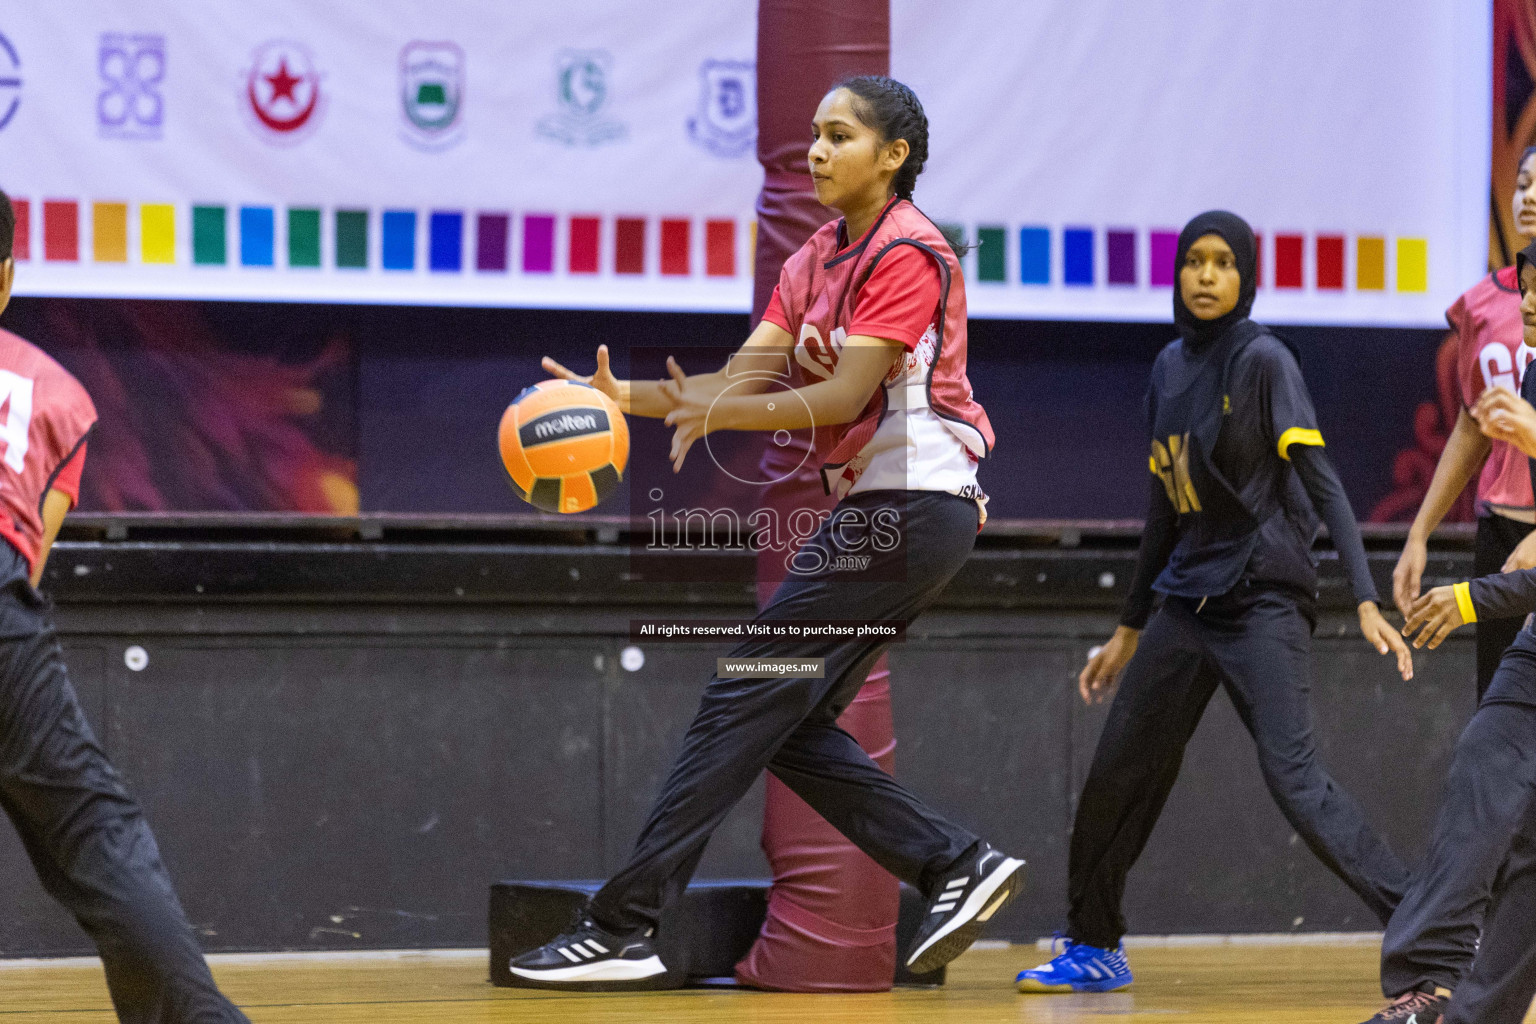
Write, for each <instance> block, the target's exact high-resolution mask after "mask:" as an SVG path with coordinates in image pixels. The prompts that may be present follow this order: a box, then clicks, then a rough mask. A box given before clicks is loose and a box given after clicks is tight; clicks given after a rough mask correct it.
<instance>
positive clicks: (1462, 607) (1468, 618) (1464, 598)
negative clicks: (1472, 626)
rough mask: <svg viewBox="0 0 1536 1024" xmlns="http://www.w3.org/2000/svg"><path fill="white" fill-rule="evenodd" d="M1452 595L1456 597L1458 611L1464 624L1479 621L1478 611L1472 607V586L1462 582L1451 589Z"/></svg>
mask: <svg viewBox="0 0 1536 1024" xmlns="http://www.w3.org/2000/svg"><path fill="white" fill-rule="evenodd" d="M1451 593H1453V594H1455V595H1456V610H1457V611H1459V612H1461V621H1462V622H1463V623H1468V622H1476V621H1477V609H1476V608H1474V607H1472V584H1471V583H1468V582H1465V581H1463V582H1461V583H1458V584H1456V585H1455V586H1454V587H1452V588H1451Z"/></svg>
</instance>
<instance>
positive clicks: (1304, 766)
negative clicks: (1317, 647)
mask: <svg viewBox="0 0 1536 1024" xmlns="http://www.w3.org/2000/svg"><path fill="white" fill-rule="evenodd" d="M1201 620H1202V621H1203V622H1205V623H1206V624H1207V626H1208V628H1209V634H1208V635H1209V637H1210V641H1209V643H1210V650H1211V652H1212V656H1213V657H1214V658H1215V659H1216V661H1217V663H1218V664H1219V666H1220V670H1221V674H1222V678H1223V683H1224V685H1225V686H1226V688H1227V692H1228V693H1229V694H1230V695H1231V697H1232V703H1233V705H1234V706H1235V707H1236V708H1237V713H1238V715H1239V716H1240V717H1241V718H1242V720H1243V724H1244V725H1245V726H1247V728H1248V732H1249V733H1250V734H1251V735H1252V736H1253V740H1254V743H1255V744H1256V745H1257V747H1258V755H1259V768H1260V770H1261V771H1262V773H1263V775H1264V783H1265V785H1266V786H1267V787H1268V788H1269V792H1270V795H1271V796H1272V797H1273V798H1274V800H1275V803H1276V805H1278V806H1279V808H1280V811H1281V813H1282V814H1284V815H1285V819H1286V821H1288V822H1289V823H1290V825H1291V827H1292V828H1294V829H1295V830H1296V833H1297V834H1298V835H1299V836H1301V838H1302V840H1303V841H1304V842H1305V843H1306V844H1307V848H1308V849H1310V850H1311V851H1312V853H1313V855H1315V856H1316V857H1317V859H1318V860H1320V861H1322V862H1323V865H1324V866H1325V867H1327V868H1328V870H1330V871H1332V872H1333V873H1334V874H1335V875H1337V876H1338V877H1339V878H1340V879H1341V880H1342V881H1343V882H1344V884H1345V885H1347V886H1349V887H1350V888H1351V889H1353V890H1354V892H1355V894H1356V895H1357V896H1359V897H1360V898H1361V899H1362V900H1364V901H1365V904H1366V906H1368V907H1370V909H1371V911H1372V912H1373V913H1375V914H1376V916H1377V917H1378V918H1380V919H1381V921H1382V922H1383V923H1385V922H1386V921H1387V919H1388V918H1390V917H1391V916H1392V911H1393V909H1394V908H1396V907H1397V904H1398V902H1399V901H1400V900H1401V899H1402V897H1403V892H1404V890H1406V889H1407V888H1408V882H1409V873H1408V869H1407V868H1406V867H1404V866H1403V863H1402V861H1401V860H1399V859H1398V857H1397V855H1396V854H1394V853H1393V852H1392V850H1391V849H1390V848H1389V847H1388V846H1387V844H1386V842H1385V841H1384V840H1383V839H1382V838H1381V836H1380V835H1379V834H1378V833H1377V832H1376V830H1375V829H1373V828H1372V827H1371V826H1370V824H1369V823H1368V822H1367V821H1366V817H1365V812H1364V810H1363V809H1362V808H1361V807H1360V804H1359V803H1358V802H1357V801H1356V800H1355V799H1354V797H1352V796H1350V795H1349V794H1348V793H1347V792H1345V791H1344V789H1343V788H1342V787H1340V786H1339V784H1338V783H1337V782H1335V781H1334V779H1333V777H1332V776H1330V775H1329V774H1328V772H1327V770H1326V769H1325V768H1324V767H1323V766H1322V764H1321V763H1320V762H1319V761H1318V758H1317V746H1316V743H1315V742H1314V740H1313V737H1312V708H1311V702H1310V693H1311V689H1312V619H1311V615H1310V608H1307V607H1306V606H1304V605H1302V604H1301V603H1299V602H1298V599H1297V598H1295V597H1292V596H1290V595H1289V594H1288V593H1286V592H1283V591H1279V590H1271V589H1267V588H1263V587H1257V586H1252V585H1250V584H1248V583H1239V584H1238V586H1237V587H1236V588H1235V589H1234V590H1233V591H1232V592H1231V593H1229V594H1226V595H1223V596H1222V597H1221V598H1220V599H1219V600H1213V601H1211V602H1209V603H1208V604H1207V605H1206V608H1205V610H1204V613H1203V614H1202V615H1201Z"/></svg>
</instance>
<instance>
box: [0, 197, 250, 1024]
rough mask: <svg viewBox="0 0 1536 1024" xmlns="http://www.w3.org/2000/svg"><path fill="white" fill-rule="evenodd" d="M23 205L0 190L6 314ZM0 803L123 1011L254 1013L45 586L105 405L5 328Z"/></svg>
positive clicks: (208, 1019) (198, 1015) (1, 341)
mask: <svg viewBox="0 0 1536 1024" xmlns="http://www.w3.org/2000/svg"><path fill="white" fill-rule="evenodd" d="M15 227H16V216H15V213H14V211H13V210H12V208H11V201H10V199H9V198H8V197H7V196H6V194H5V193H4V192H0V311H3V310H4V309H5V307H6V305H7V304H9V302H10V298H11V281H12V279H13V278H14V276H15V270H16V264H15V262H14V261H13V260H12V258H11V246H12V245H13V244H14V238H15ZM0 411H3V412H4V414H5V415H4V419H3V421H0V806H3V807H4V808H5V813H6V815H7V816H9V817H10V819H11V823H12V824H13V825H15V826H16V832H17V834H18V835H20V836H21V841H22V844H23V845H24V846H25V847H26V849H27V855H28V856H29V857H31V859H32V866H33V867H34V868H36V869H37V875H38V878H39V880H40V881H41V882H42V883H43V888H45V889H46V890H48V893H49V895H51V896H52V897H53V898H54V899H56V900H58V901H59V902H60V903H62V904H63V905H64V906H65V907H66V908H67V909H68V910H69V912H70V913H71V914H73V915H74V917H75V920H76V921H78V922H80V926H81V927H82V928H84V929H85V930H86V932H87V933H88V934H89V935H90V937H91V940H92V941H93V942H95V944H96V949H97V951H98V952H99V953H100V954H101V963H102V966H103V967H104V968H105V969H106V975H107V988H108V990H109V991H110V992H111V994H112V1005H113V1007H115V1008H116V1010H117V1016H118V1019H119V1020H120V1021H122V1022H123V1024H250V1021H249V1020H247V1019H246V1016H245V1014H243V1013H241V1012H240V1011H239V1010H237V1009H236V1008H235V1006H234V1004H233V1003H231V1002H230V1001H229V1000H228V999H226V998H224V996H223V995H222V994H221V993H220V992H219V990H218V988H217V986H215V985H214V982H213V976H212V975H211V974H209V973H208V965H207V963H206V962H205V961H204V960H203V954H202V950H201V949H199V948H198V945H197V938H196V936H194V935H193V933H192V926H191V925H190V924H188V923H187V918H186V915H185V914H183V913H182V909H181V904H180V903H179V902H177V899H176V893H175V890H173V889H172V888H171V879H170V876H169V875H167V874H166V871H165V865H164V864H162V863H161V861H160V851H159V849H158V848H157V847H156V845H155V837H154V836H153V835H152V834H151V833H150V831H149V824H148V822H146V821H145V820H144V812H143V811H142V810H141V809H140V808H139V805H138V803H137V801H135V800H134V799H133V797H131V796H130V795H129V794H128V792H127V790H125V789H124V788H123V782H122V779H121V777H120V776H119V775H118V774H117V772H116V771H115V770H114V769H113V767H112V765H111V764H110V763H109V762H108V761H107V758H106V755H105V754H104V753H103V752H102V749H101V747H100V745H99V744H98V743H97V742H96V738H95V736H93V735H92V733H91V727H90V726H89V725H88V724H87V723H86V720H85V716H84V715H83V714H82V713H81V711H80V701H79V699H78V698H77V697H76V696H75V691H74V687H72V686H71V685H70V682H69V674H68V672H67V671H66V670H65V667H64V659H63V656H62V652H61V651H60V650H59V644H58V640H57V639H56V638H55V635H54V630H53V622H52V615H51V614H50V612H51V609H50V606H49V603H48V600H47V599H46V598H45V597H43V596H42V595H41V594H39V593H38V592H37V589H36V587H37V585H38V583H39V582H41V580H42V578H43V565H44V563H45V562H46V561H47V560H48V551H49V549H50V548H51V547H52V546H53V541H54V538H55V537H57V536H58V533H59V527H60V526H61V525H62V524H63V522H64V516H65V514H66V513H68V512H69V510H70V509H71V508H73V507H74V504H75V502H76V501H77V500H78V499H79V496H80V471H81V469H82V468H83V466H84V465H85V447H86V440H85V439H86V435H87V434H89V433H90V430H91V426H92V425H93V424H94V423H95V422H96V407H95V406H94V405H93V404H92V403H91V396H90V395H88V394H86V392H85V388H83V387H81V386H80V382H79V381H77V380H75V378H74V377H72V376H70V375H69V373H68V372H67V371H66V370H65V369H64V368H63V367H61V366H60V365H59V364H58V363H56V362H54V361H53V360H52V359H50V358H49V357H48V355H47V354H46V353H44V352H43V351H42V350H41V349H38V348H37V347H35V346H33V345H31V344H29V343H28V342H26V341H24V340H22V339H21V338H18V337H17V336H16V335H14V334H12V333H10V332H9V331H5V330H0Z"/></svg>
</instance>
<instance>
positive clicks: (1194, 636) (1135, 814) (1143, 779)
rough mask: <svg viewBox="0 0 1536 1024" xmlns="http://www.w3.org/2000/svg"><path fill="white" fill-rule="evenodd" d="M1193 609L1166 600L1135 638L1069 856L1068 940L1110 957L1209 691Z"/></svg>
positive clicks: (1211, 678) (1183, 601) (1211, 682)
mask: <svg viewBox="0 0 1536 1024" xmlns="http://www.w3.org/2000/svg"><path fill="white" fill-rule="evenodd" d="M1198 603H1199V602H1198V601H1195V600H1190V599H1188V598H1181V597H1170V598H1167V599H1166V600H1164V602H1163V606H1162V607H1161V608H1160V609H1158V611H1157V612H1156V614H1154V615H1153V616H1152V620H1151V621H1150V622H1148V623H1147V628H1146V629H1144V630H1142V633H1141V638H1140V640H1139V642H1138V643H1137V645H1136V654H1135V656H1134V657H1132V658H1131V661H1130V663H1129V664H1128V665H1126V667H1125V671H1124V672H1123V673H1122V674H1121V678H1120V683H1119V687H1118V690H1117V692H1116V693H1115V697H1114V700H1113V701H1112V702H1111V704H1110V707H1109V718H1108V719H1107V720H1106V721H1105V723H1104V731H1103V732H1101V733H1100V734H1099V743H1098V747H1097V748H1096V749H1095V750H1094V755H1093V766H1092V767H1091V768H1090V769H1089V771H1088V780H1087V782H1086V783H1085V784H1084V786H1083V794H1082V797H1081V798H1080V799H1079V800H1078V804H1077V814H1076V816H1075V818H1074V820H1073V823H1072V842H1071V847H1070V853H1069V857H1068V871H1067V897H1068V901H1069V904H1070V907H1069V910H1068V917H1067V934H1069V935H1070V936H1071V937H1072V938H1073V939H1075V940H1076V941H1078V942H1082V943H1086V944H1088V945H1090V946H1099V947H1101V948H1104V949H1113V948H1114V947H1115V946H1117V945H1118V944H1119V942H1120V938H1121V936H1123V935H1124V934H1125V916H1124V914H1123V913H1122V911H1121V900H1122V898H1123V897H1124V895H1125V877H1126V874H1127V873H1128V872H1129V871H1130V870H1131V866H1132V865H1133V864H1135V863H1136V858H1137V857H1139V856H1141V851H1142V848H1143V847H1145V846H1146V844H1147V838H1148V837H1149V836H1151V835H1152V829H1153V826H1155V825H1156V824H1157V818H1158V815H1160V814H1161V813H1162V811H1163V804H1164V803H1165V802H1167V799H1168V793H1169V792H1170V791H1171V790H1172V789H1173V783H1174V781H1175V780H1176V779H1177V778H1178V775H1179V767H1180V766H1181V765H1182V764H1183V761H1184V748H1185V746H1186V745H1187V744H1188V743H1189V738H1190V736H1192V735H1193V734H1194V731H1195V726H1197V725H1198V724H1199V723H1200V717H1201V715H1203V714H1204V713H1205V707H1206V704H1208V703H1209V702H1210V699H1211V694H1213V693H1215V692H1216V685H1217V676H1216V673H1215V671H1214V668H1213V667H1212V666H1211V664H1210V663H1209V662H1208V660H1207V659H1206V656H1205V651H1204V642H1203V637H1202V633H1203V627H1202V625H1201V623H1200V622H1199V620H1198V618H1197V616H1196V615H1195V608H1196V606H1197V605H1198Z"/></svg>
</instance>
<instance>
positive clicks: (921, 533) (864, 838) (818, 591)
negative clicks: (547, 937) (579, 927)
mask: <svg viewBox="0 0 1536 1024" xmlns="http://www.w3.org/2000/svg"><path fill="white" fill-rule="evenodd" d="M893 503H894V504H893ZM881 507H897V508H898V509H899V512H900V519H899V520H898V530H899V533H900V537H901V541H902V543H900V544H899V545H898V546H897V547H896V548H895V549H894V550H893V551H881V550H879V549H878V548H874V547H871V546H869V545H857V544H856V543H855V541H856V540H857V529H849V528H847V523H848V522H849V520H847V519H841V520H840V519H839V513H840V512H842V511H843V510H845V509H850V508H852V509H860V510H862V511H863V512H864V513H865V518H866V519H867V518H868V517H869V514H871V513H873V511H874V510H876V509H879V508H881ZM976 515H977V513H976V506H975V504H974V503H973V502H971V501H968V500H965V499H962V498H957V497H955V496H953V495H949V494H943V493H939V492H864V493H859V494H854V495H851V496H849V497H848V498H845V499H844V500H843V501H842V502H841V503H840V504H839V505H838V507H837V509H835V510H834V511H833V514H832V516H830V517H829V518H828V519H827V520H826V521H825V522H824V523H823V524H822V528H821V530H820V531H818V533H817V535H816V536H815V537H814V538H812V539H811V540H810V541H808V542H807V547H809V548H814V547H819V548H821V549H823V550H826V551H837V550H844V549H847V548H849V547H856V548H857V549H858V550H859V551H860V552H861V553H868V554H871V556H872V559H873V561H872V562H871V563H870V564H869V565H868V566H867V567H866V568H864V569H862V570H836V571H834V570H828V571H824V572H819V573H815V574H810V575H797V576H791V577H790V578H789V579H788V580H786V581H785V582H784V584H783V585H782V586H781V587H780V588H779V590H778V592H777V593H776V594H775V595H774V597H773V600H772V601H770V602H769V603H768V605H767V606H766V607H765V608H764V609H763V610H762V611H761V612H760V613H759V614H758V616H757V619H756V620H755V621H756V622H762V623H770V624H771V623H773V622H776V621H785V620H810V621H818V620H820V621H825V620H842V621H848V622H868V621H871V620H880V619H887V620H907V621H910V620H912V619H914V618H916V617H917V616H918V615H919V614H920V613H921V612H922V611H923V609H925V608H927V607H928V606H929V605H930V604H932V603H933V601H934V600H935V599H936V598H937V597H938V596H939V594H940V592H942V591H943V589H944V587H945V586H946V585H947V584H948V583H949V580H950V579H951V578H952V577H953V576H954V574H955V573H956V572H958V571H959V569H960V567H961V566H962V565H963V564H964V563H965V560H966V558H967V557H968V556H969V555H970V552H971V548H972V546H973V545H974V544H975V536H976ZM839 523H841V524H842V525H839ZM834 531H836V534H837V536H836V537H834ZM889 643H890V641H889V640H881V639H878V638H866V639H862V640H860V639H850V638H848V637H814V638H812V637H807V638H803V639H798V640H795V639H753V640H747V641H744V642H742V643H740V644H738V645H737V646H736V647H735V648H734V649H733V650H732V651H731V654H730V657H731V658H795V659H803V660H809V659H814V658H822V659H825V661H824V664H825V677H824V678H821V679H814V678H807V677H794V678H772V679H745V678H720V677H719V676H716V677H715V678H712V679H711V680H710V681H709V684H708V686H706V687H705V690H704V695H703V699H702V700H701V702H700V705H699V710H698V713H697V715H695V717H694V720H693V724H692V725H691V726H690V727H689V729H688V733H687V735H686V736H685V737H684V740H683V749H682V751H681V753H680V754H679V755H678V757H677V760H676V761H675V762H674V764H673V767H672V771H671V774H670V775H669V776H668V778H667V781H666V783H665V784H664V785H663V786H662V790H661V794H660V795H659V796H658V797H657V800H656V803H655V806H654V807H653V809H652V811H651V815H650V818H649V820H648V821H647V822H646V824H645V827H644V829H643V830H642V831H641V833H640V838H639V839H638V840H637V841H636V843H635V850H634V853H633V854H632V856H631V858H630V861H629V863H628V864H627V865H626V866H625V867H624V868H623V869H622V870H620V871H619V872H618V874H616V875H614V877H613V878H612V879H611V880H610V881H609V882H608V884H607V885H605V886H604V887H603V888H602V890H600V891H599V892H598V894H597V895H596V896H595V897H594V898H593V901H592V904H591V907H590V913H591V916H592V919H593V920H594V921H595V922H596V923H597V924H598V925H600V926H601V927H603V928H605V929H608V930H610V931H612V932H615V933H620V934H622V933H628V932H632V931H634V930H637V929H640V928H644V927H646V926H648V925H653V924H654V923H655V922H656V920H657V918H658V917H659V916H660V913H661V908H662V907H663V905H665V903H666V902H668V901H669V900H670V899H671V898H673V897H674V896H676V895H677V894H679V893H680V892H681V891H682V889H683V888H684V887H685V886H686V885H687V884H688V878H689V876H690V875H691V874H692V872H693V869H694V867H695V866H697V864H698V859H699V857H700V855H701V854H702V852H703V849H704V844H705V843H706V842H707V841H708V839H709V836H710V833H711V832H713V831H714V829H715V827H716V826H717V825H719V823H720V821H721V819H723V818H724V817H725V815H726V813H727V812H728V811H729V810H730V809H731V807H732V806H734V805H735V803H736V802H737V801H738V800H740V799H741V797H742V796H743V795H744V794H745V793H746V791H747V790H748V788H750V787H751V785H752V783H753V782H754V781H755V780H756V778H757V776H758V775H759V774H760V773H761V772H762V771H763V770H764V769H765V768H767V769H769V770H771V771H773V772H775V774H777V775H778V776H779V778H781V779H782V780H783V781H784V782H785V783H786V784H787V785H789V786H790V787H791V788H792V789H794V790H795V791H796V792H797V793H798V794H800V796H802V797H803V798H804V799H805V800H806V801H807V802H808V803H809V804H810V805H811V806H812V807H814V808H815V809H816V810H817V811H818V812H819V813H820V814H821V815H822V816H823V817H825V818H826V819H827V820H828V821H829V822H831V823H832V824H833V825H834V826H836V827H837V828H838V829H839V830H840V831H842V832H843V834H844V835H846V836H847V837H848V839H849V840H850V841H852V842H853V843H854V844H855V845H857V846H858V847H859V848H860V849H862V850H863V851H864V852H865V853H867V854H869V855H870V856H871V857H872V858H874V860H875V861H876V862H878V863H879V864H881V865H882V866H883V867H885V868H886V869H887V870H889V871H890V872H891V873H892V874H894V875H896V876H897V877H898V878H902V879H904V880H906V881H908V882H911V883H913V884H915V885H919V886H922V885H924V884H927V883H931V882H932V880H933V879H935V878H936V877H938V876H939V875H940V874H941V873H942V872H943V871H944V869H945V868H947V867H949V866H951V865H952V864H954V863H955V862H956V861H958V860H959V859H960V858H961V857H962V856H963V855H965V854H966V853H967V852H968V851H970V850H971V849H972V847H974V846H975V845H976V844H977V843H978V842H979V840H978V839H977V837H976V836H975V835H974V834H972V833H970V832H969V831H967V830H965V829H963V828H961V827H959V826H958V825H954V824H952V823H950V822H948V821H946V820H945V819H944V818H942V817H940V816H939V815H938V814H936V813H935V812H933V811H932V810H930V809H929V808H927V807H926V806H925V805H924V804H923V803H922V802H921V801H919V800H918V799H917V797H915V796H913V795H912V794H911V793H910V792H908V791H907V790H906V789H905V788H904V787H902V786H901V785H900V784H899V783H898V782H896V780H895V779H893V778H891V776H889V775H887V774H886V773H885V772H883V771H881V770H880V767H879V766H878V765H876V764H875V763H874V762H873V761H872V760H870V758H869V756H868V755H867V754H865V753H864V752H863V751H862V750H861V749H859V745H858V744H857V743H856V742H854V740H853V739H852V737H850V736H848V735H847V734H846V733H844V732H843V731H842V730H841V729H839V728H837V726H836V725H835V721H836V718H837V716H838V714H839V713H841V711H842V710H843V708H844V707H846V706H847V704H848V702H849V701H851V700H852V699H853V697H854V695H855V694H856V693H857V692H858V689H859V687H860V686H862V685H863V683H864V678H865V676H866V675H867V674H868V672H869V668H870V666H871V665H872V664H873V663H874V661H875V659H876V658H878V657H879V655H880V653H881V651H883V650H884V649H885V648H886V647H887V646H889ZM933 696H934V697H935V698H940V697H942V694H941V693H939V692H937V691H936V692H935V693H934V695H933ZM925 891H926V890H925Z"/></svg>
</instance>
